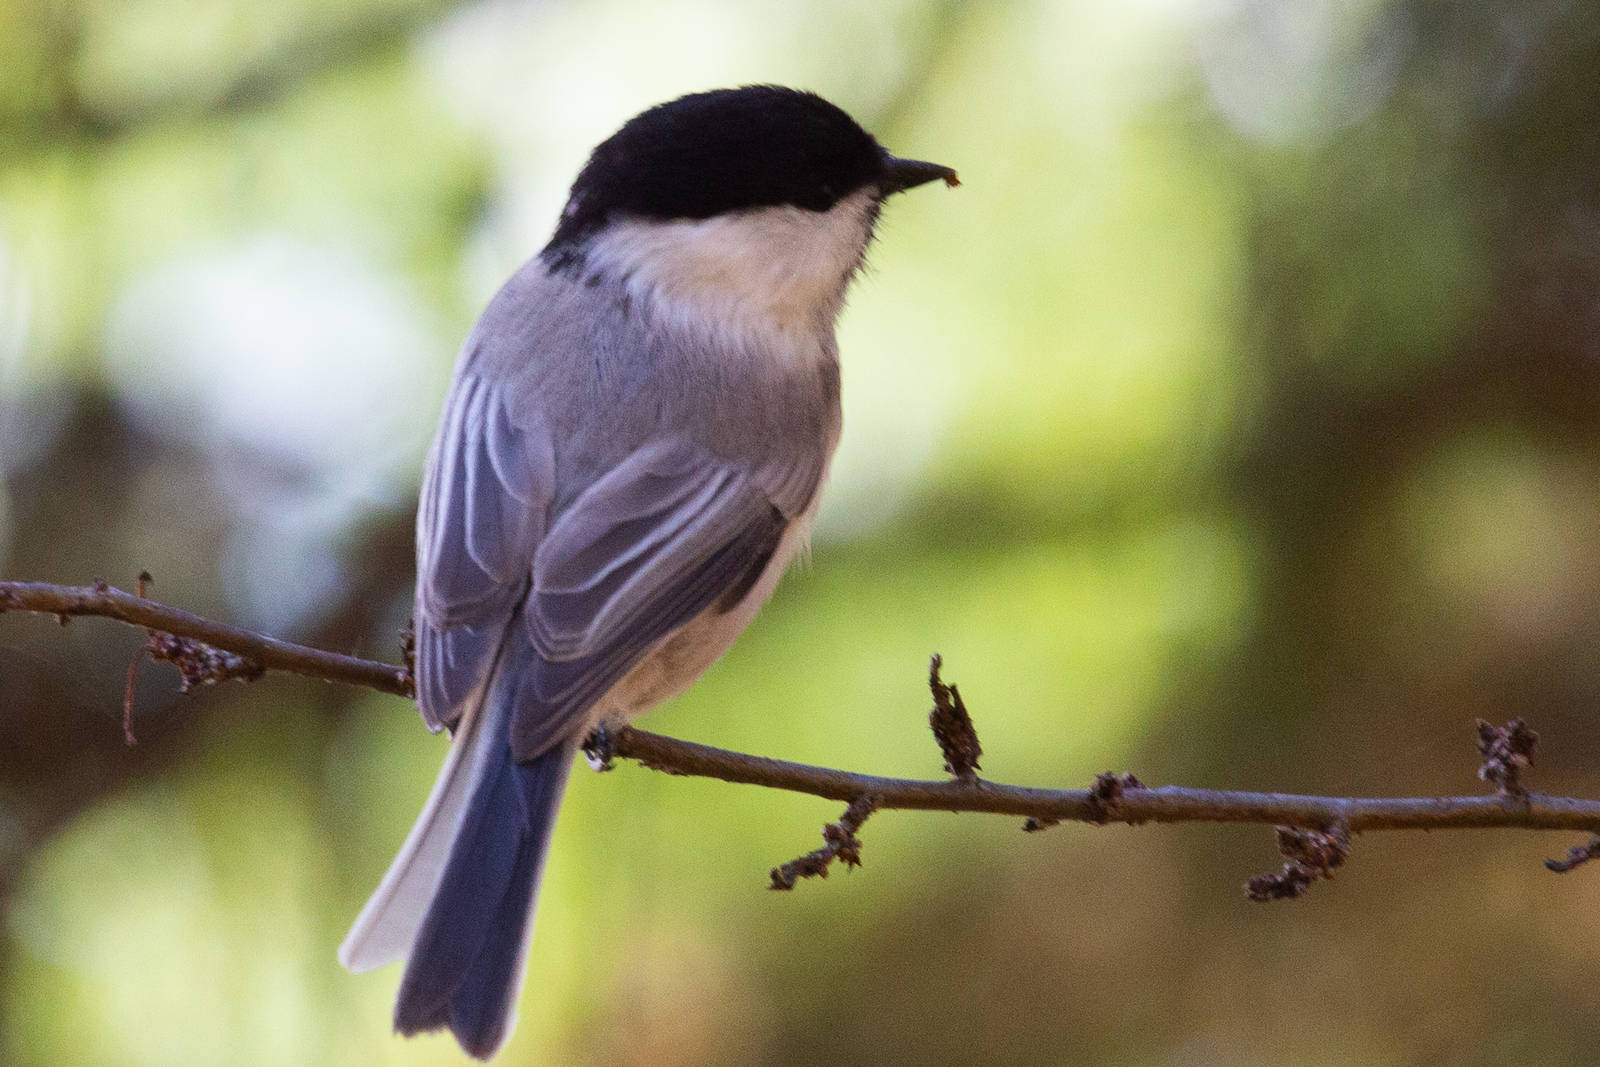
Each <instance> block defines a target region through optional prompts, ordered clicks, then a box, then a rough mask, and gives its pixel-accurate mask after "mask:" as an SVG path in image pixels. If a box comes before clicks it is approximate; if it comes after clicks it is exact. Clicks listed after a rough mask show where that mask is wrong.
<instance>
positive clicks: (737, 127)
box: [339, 85, 959, 1059]
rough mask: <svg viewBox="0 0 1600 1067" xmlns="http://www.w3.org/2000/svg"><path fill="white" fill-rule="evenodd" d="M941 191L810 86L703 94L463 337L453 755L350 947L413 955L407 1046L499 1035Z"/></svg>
mask: <svg viewBox="0 0 1600 1067" xmlns="http://www.w3.org/2000/svg"><path fill="white" fill-rule="evenodd" d="M935 180H942V181H944V182H945V183H946V184H948V185H951V186H954V185H957V184H959V180H958V178H957V176H956V172H955V171H954V170H953V169H951V168H949V167H946V166H943V165H940V164H935V163H928V162H923V161H920V160H914V159H903V158H899V157H896V156H894V155H891V154H890V153H889V152H888V151H887V150H886V149H884V148H883V147H882V146H881V145H880V144H879V143H878V141H877V140H876V139H875V138H874V137H873V136H872V135H871V134H869V133H868V132H867V131H866V130H865V129H863V128H862V127H861V126H860V125H859V124H858V123H857V122H856V121H855V120H854V119H852V118H851V117H850V115H849V114H847V113H846V112H845V111H844V110H842V109H841V108H839V107H838V106H836V105H834V104H832V103H830V102H828V101H827V100H825V99H824V98H823V97H821V96H819V95H817V94H815V93H812V92H808V91H803V90H797V89H791V88H786V87H782V86H777V85H747V86H743V87H739V88H732V89H717V90H712V91H707V92H699V93H693V94H690V95H687V96H683V97H679V98H678V99H675V100H672V101H669V102H667V103H663V104H658V105H656V106H654V107H651V108H649V109H648V110H646V111H643V112H641V113H640V114H638V115H636V116H635V117H634V118H632V119H630V120H629V121H628V122H626V123H625V124H624V125H623V126H622V127H621V128H620V129H619V130H618V131H617V132H616V133H615V134H613V135H612V136H611V137H609V138H607V139H606V140H604V141H603V142H601V143H600V144H599V145H598V146H597V147H596V148H595V149H594V151H593V152H592V154H591V155H590V156H589V158H588V160H587V162H586V163H585V164H584V165H583V167H582V168H581V170H580V171H579V173H578V176H577V179H576V180H575V181H574V183H573V185H572V188H571V193H570V195H569V197H568V199H567V201H566V206H565V207H564V209H563V210H562V212H561V215H560V217H559V219H558V221H557V224H556V227H555V231H554V234H553V235H552V237H551V238H550V241H549V243H548V244H546V245H545V246H544V248H543V249H542V250H541V251H540V252H539V253H538V254H537V255H535V256H534V257H533V258H532V259H530V260H528V261H527V262H526V263H525V264H524V265H523V266H522V267H521V268H520V269H518V270H517V271H516V273H515V274H513V275H512V277H511V278H510V279H509V280H508V281H507V282H506V283H505V285H504V286H503V287H502V288H501V289H500V290H499V292H498V293H497V294H496V295H495V296H494V297H493V298H492V299H491V301H490V302H489V304H488V305H487V307H486V308H485V310H484V311H483V313H482V315H481V317H480V318H479V319H478V321H477V323H476V325H475V326H474V327H473V328H472V330H471V331H470V333H469V334H468V336H467V338H466V340H465V342H464V343H463V345H462V347H461V350H460V353H459V356H458V358H457V362H456V366H455V371H454V374H453V377H452V380H451V384H450V388H449V392H448V395H447V398H446V400H445V403H444V410H443V415H442V417H441V419H440V423H439V428H438V432H437V434H436V436H435V438H434V441H433V444H432V447H431V449H430V451H429V454H428V459H427V461H426V465H425V468H424V471H423V478H422V487H421V493H420V499H419V502H418V509H417V528H416V533H417V544H416V561H417V584H416V592H415V597H414V602H413V626H414V631H415V688H416V702H417V706H418V710H419V712H420V714H421V716H422V719H423V721H424V722H425V723H426V725H427V726H428V727H429V728H430V729H431V730H433V731H436V732H437V731H439V730H441V729H444V730H448V731H450V735H451V745H450V749H449V752H448V755H447V757H446V759H445V762H444V766H443V769H442V770H441V771H440V773H439V777H438V780H437V782H436V783H435V785H434V787H433V791H432V793H431V794H430V795H429V797H428V800H427V802H426V805H425V806H424V808H423V810H422V813H421V815H420V816H419V817H418V819H417V822H416V824H415V826H414V827H413V828H412V830H411V833H410V835H409V836H408V837H407V838H406V840H405V843H404V844H403V846H402V847H401V849H400V852H399V854H398V856H397V857H396V858H395V860H394V862H393V864H392V865H391V867H390V868H389V870H388V872H387V873H386V874H385V875H384V877H383V879H382V881H381V883H380V884H379V886H378V888H377V890H376V891H375V892H374V893H373V895H372V897H371V899H370V900H369V901H368V903H367V905H366V906H365V908H364V909H363V910H362V911H361V913H360V915H359V916H358V917H357V919H356V920H355V923H354V925H353V926H352V927H351V930H350V933H349V935H348V936H347V937H346V939H345V941H344V942H343V944H342V945H341V946H340V950H339V958H340V961H341V962H342V963H343V964H344V965H345V966H346V967H347V968H349V969H351V970H352V971H356V972H362V971H367V970H371V969H373V968H376V967H379V966H383V965H385V964H388V963H391V962H394V961H397V960H399V959H401V958H404V959H405V960H406V965H405V971H404V975H403V977H402V979H401V982H400V988H399V993H398V996H397V999H396V1004H395V1010H394V1028H395V1030H396V1031H397V1032H398V1033H400V1034H403V1035H405V1036H408V1037H409V1036H411V1035H414V1034H418V1033H421V1032H424V1031H432V1030H439V1029H445V1028H448V1029H449V1030H450V1031H451V1033H452V1034H453V1035H454V1036H455V1038H456V1040H457V1041H458V1042H459V1044H460V1046H461V1048H462V1049H463V1050H464V1051H465V1052H467V1053H468V1054H469V1055H471V1056H474V1057H476V1058H479V1059H489V1058H491V1057H492V1056H493V1055H494V1053H495V1052H496V1051H497V1050H498V1049H499V1047H500V1046H501V1044H502V1043H503V1042H504V1040H505V1038H506V1037H507V1035H508V1034H509V1032H510V1029H511V1026H512V1023H513V1016H514V1012H515V1005H516V1000H517V995H518V992H519V990H520V987H521V984H522V978H523V972H524V970H525V968H526V955H527V945H528V940H529V938H530V936H531V930H532V925H533V922H532V917H533V913H534V910H535V904H536V898H537V896H538V891H539V882H540V878H541V874H542V872H543V869H544V864H545V857H546V853H547V851H548V848H549V844H550V836H551V831H552V828H553V826H554V824H555V819H556V813H557V809H558V807H559V806H560V802H561V798H562V794H563V792H564V790H565V788H566V783H567V778H568V773H569V771H570V769H571V767H572V764H573V762H574V756H575V754H576V753H577V751H578V749H579V748H580V746H581V745H582V743H583V741H584V739H585V738H586V737H587V736H588V735H589V734H590V732H591V731H593V730H594V729H595V728H596V727H605V728H613V729H614V728H617V727H620V726H621V725H623V724H626V723H627V722H628V721H629V720H631V719H633V718H634V717H636V716H638V715H640V714H642V713H643V712H645V711H646V710H648V709H649V708H651V707H653V706H655V705H656V704H659V703H661V702H662V701H664V700H667V699H669V698H671V697H673V696H676V695H677V694H679V693H681V692H683V691H684V690H685V689H687V688H688V687H689V686H690V685H691V684H693V682H694V681H695V680H696V679H698V678H699V677H700V675H701V674H702V673H703V672H704V671H706V669H707V668H709V667H710V666H711V665H712V664H713V663H714V662H715V661H716V660H717V659H719V658H720V657H721V656H722V654H723V653H724V652H726V651H727V649H728V648H729V647H730V646H731V645H732V644H733V642H734V640H735V639H736V638H737V637H738V636H739V634H740V633H741V632H742V631H743V630H744V629H745V627H746V626H747V625H748V624H749V623H750V622H751V620H752V619H753V618H754V617H755V615H756V613H757V611H758V610H759V608H760V607H761V606H762V604H764V603H765V602H766V600H767V599H768V598H769V597H770V596H771V595H772V592H773V589H774V587H775V586H776V585H777V583H778V579H779V577H780V575H782V573H783V571H784V569H785V568H786V567H787V566H788V564H789V563H790V562H791V561H792V560H793V559H794V558H795V557H796V555H797V554H798V553H800V552H801V551H802V550H803V548H804V547H805V546H806V544H807V541H808V536H809V532H810V528H811V524H812V519H813V517H814V515H815V514H816V510H817V503H818V499H819V497H820V492H821V488H822V485H823V483H824V481H825V479H826V477H827V473H828V466H829V463H830V461H831V459H832V456H833V452H834V449H835V446H836V445H837V443H838V440H839V435H840V428H841V418H840V368H839V352H838V345H837V341H836V338H835V323H836V321H837V319H838V316H839V313H840V310H841V308H842V307H843V304H844V300H845V296H846V292H847V290H848V288H849V286H850V283H851V281H852V279H854V278H855V276H856V275H857V274H858V272H859V271H860V269H861V267H862V265H863V263H864V260H865V257H866V253H867V249H868V246H869V245H870V243H871V242H872V239H873V233H874V228H875V226H876V224H877V222H878V218H879V212H880V209H881V208H882V206H883V203H884V202H885V201H886V200H887V199H888V198H890V197H891V196H893V195H895V194H897V193H900V192H903V191H905V190H908V189H912V188H915V187H917V186H921V185H924V184H927V183H929V182H932V181H935Z"/></svg>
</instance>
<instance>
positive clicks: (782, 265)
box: [589, 192, 873, 332]
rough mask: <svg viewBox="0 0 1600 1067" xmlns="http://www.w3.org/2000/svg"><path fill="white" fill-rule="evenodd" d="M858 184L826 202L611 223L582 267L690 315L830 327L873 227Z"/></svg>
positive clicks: (794, 327) (797, 327)
mask: <svg viewBox="0 0 1600 1067" xmlns="http://www.w3.org/2000/svg"><path fill="white" fill-rule="evenodd" d="M872 206H873V200H872V197H871V195H870V194H869V193H866V192H858V193H855V194H853V195H851V196H849V197H846V198H845V199H844V200H841V201H840V202H839V203H838V204H835V205H834V206H833V208H831V209H830V210H828V211H823V212H816V211H806V210H804V209H803V208H796V207H772V208H757V209H754V210H751V211H744V212H739V213H737V214H733V215H723V216H718V217H715V218H710V219H703V220H699V221H677V222H645V221H626V222H621V223H615V224H613V225H612V226H611V227H610V228H609V229H608V230H607V231H606V232H605V233H604V234H602V235H601V236H600V237H598V238H597V239H596V240H595V242H594V244H593V245H592V246H591V247H590V250H589V256H590V266H591V268H594V269H599V270H601V271H602V272H604V273H607V274H610V275H612V276H614V277H618V278H625V279H626V284H627V286H628V288H629V291H630V293H631V294H632V295H634V296H635V297H641V298H644V299H646V300H649V301H651V302H653V303H655V304H657V305H658V306H659V305H661V304H666V305H677V307H676V308H675V309H674V308H671V307H668V308H663V310H668V311H669V312H670V311H672V310H677V311H679V312H680V313H687V314H689V315H710V316H715V317H716V318H719V319H729V318H734V319H741V320H749V319H755V320H759V321H757V322H752V323H751V324H752V325H757V326H760V327H764V328H768V329H770V328H772V327H776V328H778V329H779V330H782V331H793V332H799V331H811V330H815V329H816V328H817V327H818V326H819V325H820V326H831V324H832V321H833V318H834V316H836V315H837V313H838V310H839V304H840V301H841V299H842V297H843V295H844V286H845V283H846V282H847V281H848V280H849V277H850V273H851V272H852V271H853V270H854V269H855V267H856V265H857V264H858V263H859V262H860V260H861V255H862V252H863V251H864V250H865V248H866V245H867V241H868V239H869V238H870V237H871V233H872Z"/></svg>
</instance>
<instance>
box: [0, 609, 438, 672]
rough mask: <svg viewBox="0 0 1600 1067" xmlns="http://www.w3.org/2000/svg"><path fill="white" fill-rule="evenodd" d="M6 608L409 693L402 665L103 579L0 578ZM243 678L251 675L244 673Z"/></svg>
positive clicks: (269, 667) (267, 666) (268, 666)
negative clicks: (223, 618)
mask: <svg viewBox="0 0 1600 1067" xmlns="http://www.w3.org/2000/svg"><path fill="white" fill-rule="evenodd" d="M7 611H33V612H40V613H42V614H46V615H54V616H55V617H56V618H57V619H58V620H60V622H61V625H63V626H65V625H66V624H67V622H68V620H70V619H72V618H74V617H76V616H80V615H99V616H101V617H103V618H107V619H116V620H117V621H118V622H125V623H128V624H130V625H132V626H143V627H144V628H145V629H146V630H153V631H155V632H156V633H158V634H170V635H172V636H173V637H180V638H190V639H192V640H195V641H199V642H201V643H202V644H205V645H208V646H210V648H211V649H212V650H213V651H214V652H218V653H231V654H233V655H235V656H240V657H243V658H244V659H246V660H253V661H254V662H255V663H258V664H260V665H261V667H263V668H264V669H266V670H269V671H290V672H291V673H294V674H304V675H307V676H309V677H312V678H321V679H323V680H324V681H329V682H346V683H348V684H350V685H364V686H366V687H367V688H368V689H376V690H379V691H380V692H384V693H393V694H394V695H395V696H402V697H409V696H411V695H412V694H411V672H410V671H408V670H406V669H405V668H404V667H400V666H396V665H394V664H391V663H375V662H373V661H372V660H365V659H357V658H356V657H355V656H342V655H340V654H339V653H337V652H324V651H323V650H321V649H319V648H307V647H306V646H304V645H296V644H293V643H292V642H289V641H279V640H278V639H277V638H275V637H268V636H266V635H265V634H258V633H256V632H255V631H254V630H246V629H244V628H243V627H240V626H230V625H228V624H227V623H225V622H215V621H213V620H211V619H206V618H202V617H201V616H199V615H194V614H191V613H190V612H187V611H183V610H182V609H180V608H174V607H170V606H169V605H166V604H162V603H160V602H159V601H155V600H149V599H147V598H145V597H140V596H135V595H134V594H132V593H125V592H123V591H122V590H121V589H117V588H114V587H113V586H110V585H107V584H106V583H104V582H96V583H95V584H94V585H51V584H49V583H46V582H0V615H3V614H5V613H6V612H7ZM174 651H176V649H174ZM229 662H232V661H229ZM239 673H240V674H248V672H245V671H241V672H239ZM245 680H251V679H250V678H248V677H246V678H245Z"/></svg>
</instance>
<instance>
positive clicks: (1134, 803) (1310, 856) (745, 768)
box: [0, 582, 1600, 895]
mask: <svg viewBox="0 0 1600 1067" xmlns="http://www.w3.org/2000/svg"><path fill="white" fill-rule="evenodd" d="M6 611H31V612H41V613H44V614H50V615H55V616H57V617H59V618H60V619H61V620H62V621H63V622H65V621H66V620H67V619H68V618H70V617H72V616H78V615H100V616H105V617H107V618H112V619H117V620H120V621H122V622H126V623H130V624H133V625H136V626H143V627H146V628H148V629H151V630H154V631H156V632H158V633H165V634H172V635H175V636H177V637H181V638H188V639H191V640H193V641H197V642H203V643H204V644H205V645H207V646H210V647H211V648H212V649H214V650H219V651H220V652H223V653H232V654H235V655H238V656H242V657H246V658H247V659H249V660H251V661H253V662H255V663H259V664H260V665H261V666H262V667H264V668H266V669H268V670H286V671H293V672H295V673H297V674H304V675H310V676H312V677H316V678H323V679H325V680H327V681H331V682H347V683H350V684H354V685H363V686H366V687H368V688H371V689H377V690H379V691H381V692H385V693H392V694H395V695H397V696H406V697H409V696H410V695H411V674H410V671H409V670H407V669H406V668H405V667H403V666H398V665H395V664H389V663H376V662H372V661H370V660H362V659H357V658H354V657H351V656H342V655H339V654H337V653H332V652H324V651H321V650H319V649H314V648H307V647H304V646H302V645H296V644H292V643H290V642H287V641H279V640H276V639H274V638H271V637H266V636H264V635H262V634H258V633H254V632H252V631H250V630H245V629H242V628H240V627H237V626H229V625H227V624H225V623H219V622H214V621H212V620H209V619H204V618H201V617H200V616H197V615H193V614H190V613H189V612H185V611H180V610H179V609H177V608H173V607H169V606H167V605H164V604H160V603H158V602H156V601H154V600H149V599H146V598H142V597H137V596H133V595H131V594H128V593H125V592H122V591H120V590H117V589H113V588H111V587H110V586H107V585H104V584H99V585H96V586H77V587H70V586H57V585H49V584H45V583H40V582H0V614H3V613H5V612H6ZM930 682H932V683H934V684H936V685H942V684H943V683H942V682H939V681H938V679H937V676H935V677H934V678H932V679H930ZM951 695H952V701H951V706H952V707H953V706H954V700H953V695H954V693H953V689H952V691H951ZM1504 732H1505V736H1506V737H1508V738H1513V739H1522V738H1524V735H1525V733H1527V731H1526V727H1525V726H1521V725H1519V724H1516V723H1513V724H1511V725H1510V726H1508V727H1506V728H1504ZM973 743H974V744H975V743H976V738H975V737H974V739H973ZM1500 747H1502V748H1503V747H1505V746H1500ZM604 749H605V753H604V754H605V755H606V756H611V755H614V756H619V757H622V758H624V759H631V760H635V761H637V762H639V763H642V764H644V765H645V766H647V767H650V768H654V769H657V770H661V771H666V772H669V773H672V774H680V775H693V776H698V777H705V778H717V779H720V780H722V781H725V782H733V783H738V784H744V785H759V786H766V787H768V788H772V789H786V790H790V791H793V792H798V793H808V794H810V795H812V796H817V797H823V798H825V799H828V800H837V801H842V802H844V803H847V804H852V805H856V804H858V803H860V804H866V803H868V802H869V798H870V804H871V810H876V811H885V810H893V809H901V810H920V811H951V812H962V811H967V812H986V813H989V814H994V815H1011V816H1017V817H1019V818H1023V819H1026V820H1028V821H1027V823H1026V824H1025V827H1024V828H1025V829H1042V828H1043V827H1046V826H1049V825H1052V824H1054V823H1058V822H1065V821H1074V822H1085V823H1093V824H1105V823H1125V824H1128V825H1132V826H1137V825H1139V824H1141V823H1147V822H1158V823H1178V822H1217V823H1264V824H1268V825H1273V826H1280V827H1299V828H1302V829H1306V830H1312V831H1317V832H1318V833H1317V835H1313V836H1307V835H1293V834H1291V835H1289V837H1288V838H1285V837H1284V835H1282V834H1280V837H1279V841H1280V845H1282V843H1283V842H1284V841H1285V840H1288V841H1289V844H1290V846H1291V847H1290V848H1286V849H1285V850H1284V851H1285V854H1286V855H1287V856H1288V857H1289V860H1290V863H1291V864H1298V865H1299V866H1301V867H1303V868H1305V869H1306V870H1307V871H1315V872H1318V876H1319V877H1325V876H1326V875H1328V874H1331V873H1332V870H1333V868H1334V867H1336V866H1337V865H1338V863H1336V862H1334V861H1333V859H1332V856H1333V852H1338V853H1339V855H1338V862H1343V853H1344V845H1343V844H1342V843H1340V844H1339V845H1338V847H1337V848H1335V849H1333V850H1332V851H1327V850H1320V851H1319V849H1321V841H1322V839H1323V838H1328V839H1330V840H1333V839H1335V838H1338V839H1340V840H1341V842H1342V841H1343V840H1346V839H1347V837H1348V835H1349V834H1354V833H1363V832H1372V831H1378V830H1446V829H1491V828H1506V829H1512V828H1515V829H1524V830H1573V831H1587V832H1589V833H1593V834H1597V835H1600V800H1585V799H1580V798H1576V797H1564V796H1551V795H1548V794H1544V793H1535V792H1512V791H1510V790H1509V789H1508V788H1507V787H1509V786H1511V785H1512V784H1513V783H1514V782H1515V779H1514V778H1512V779H1511V780H1510V781H1504V780H1502V781H1498V782H1496V784H1497V785H1499V786H1500V787H1501V791H1500V792H1497V793H1495V794H1492V795H1487V796H1448V797H1332V796H1308V795H1302V794H1294V793H1256V792H1243V791H1238V790H1222V789H1193V788H1188V787H1183V786H1160V787H1157V788H1147V787H1145V786H1143V785H1142V784H1140V783H1139V782H1138V780H1137V779H1135V778H1132V777H1131V776H1122V777H1119V776H1116V775H1110V774H1107V775H1102V776H1100V779H1098V780H1097V782H1096V786H1095V788H1092V789H1036V788H1032V787H1029V786H1020V785H1004V784H1001V783H999V782H991V781H986V780H983V779H980V778H977V777H976V776H975V775H974V776H972V777H966V776H960V777H954V778H950V779H946V780H943V781H927V780H921V779H911V778H884V777H879V776H877V775H871V774H859V773H855V772H851V771H840V770H833V769H830V768H827V767H814V766H810V765H808V764H803V763H791V762H789V761H787V760H779V759H771V758H769V757H766V756H753V755H748V754H746V753H742V752H729V751H727V750H725V749H720V748H712V747H710V746H709V745H701V744H696V743H694V742H692V741H680V740H676V739H674V738H670V737H663V736H661V735H659V734H652V733H647V732H646V731H644V730H636V729H633V728H632V727H626V728H623V729H621V730H616V731H614V732H612V733H610V734H609V735H608V736H607V737H606V738H605V739H604ZM1486 755H1487V753H1486ZM1494 755H1496V756H1500V757H1502V761H1501V762H1502V763H1503V764H1504V765H1506V766H1508V767H1520V766H1521V765H1523V764H1525V762H1526V760H1527V759H1528V758H1531V755H1532V750H1531V742H1526V741H1525V740H1517V741H1516V743H1515V744H1513V745H1511V746H1510V748H1508V749H1506V751H1504V752H1501V751H1499V750H1498V749H1497V750H1496V752H1495V753H1494ZM957 766H959V763H958V764H957ZM862 817H864V811H863V813H862ZM859 825H860V823H859V819H858V820H856V821H855V823H854V825H853V826H852V827H850V828H849V835H848V837H849V838H850V840H849V841H846V842H845V843H846V845H847V846H851V847H858V844H855V843H853V839H854V830H855V828H856V827H859ZM1313 846H1316V847H1313ZM840 855H841V854H840V853H839V851H838V849H837V848H836V849H835V856H836V857H838V856H840ZM851 855H852V856H853V855H855V853H853V852H852V853H851ZM1585 858H1588V857H1585ZM1271 877H1276V876H1271ZM1289 877H1290V880H1296V878H1295V876H1289ZM1302 888H1303V887H1302ZM1264 891H1266V892H1267V893H1268V895H1272V893H1271V889H1270V887H1267V888H1266V889H1265V890H1264Z"/></svg>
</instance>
